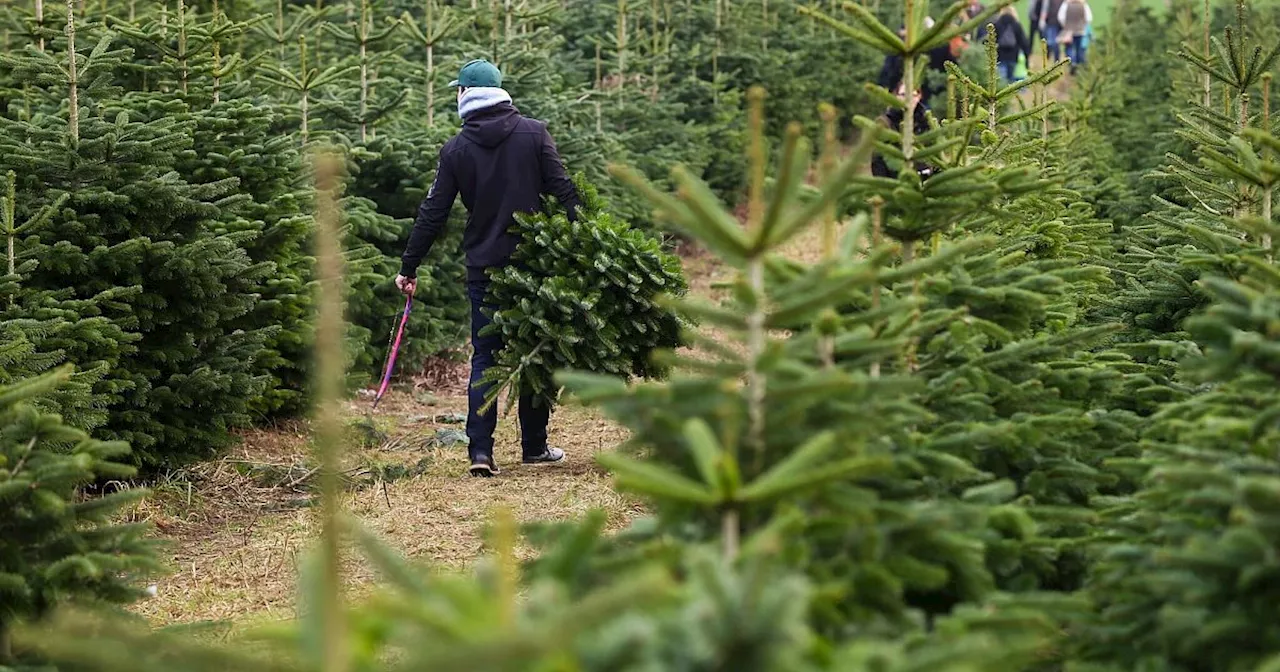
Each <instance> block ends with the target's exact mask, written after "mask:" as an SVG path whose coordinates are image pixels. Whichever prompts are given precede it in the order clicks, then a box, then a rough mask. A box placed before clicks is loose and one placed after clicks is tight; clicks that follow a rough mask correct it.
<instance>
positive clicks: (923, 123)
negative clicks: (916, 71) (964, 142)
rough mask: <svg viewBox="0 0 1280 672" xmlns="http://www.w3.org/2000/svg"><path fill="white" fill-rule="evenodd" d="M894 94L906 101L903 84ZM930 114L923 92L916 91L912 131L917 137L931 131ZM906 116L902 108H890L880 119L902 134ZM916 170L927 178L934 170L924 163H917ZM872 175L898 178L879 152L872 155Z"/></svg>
mask: <svg viewBox="0 0 1280 672" xmlns="http://www.w3.org/2000/svg"><path fill="white" fill-rule="evenodd" d="M894 93H895V94H896V95H897V96H898V97H899V98H901V99H903V100H904V101H905V100H906V96H905V93H904V89H903V87H902V85H901V84H899V85H898V88H897V90H895V91H894ZM928 112H929V107H928V105H926V104H925V103H924V100H923V97H922V95H921V92H920V91H919V90H917V91H916V109H915V116H914V118H913V119H914V123H913V124H912V129H913V130H914V132H915V133H916V134H917V135H919V134H922V133H926V132H928V131H929V117H928V116H927V114H928ZM906 116H907V113H906V110H903V109H902V108H899V107H890V108H888V109H887V110H885V113H884V114H883V115H881V116H880V119H881V120H882V121H884V123H885V125H886V126H888V127H889V128H891V129H893V130H895V131H898V132H901V131H902V120H903V119H904V118H905V117H906ZM915 168H916V172H918V173H920V175H921V177H927V176H928V175H929V174H931V173H932V170H931V169H930V167H929V166H928V165H927V164H924V163H919V162H917V163H916V164H915ZM871 174H872V175H873V176H875V177H887V178H896V177H897V176H898V174H897V173H895V172H893V170H892V169H891V168H889V164H888V163H887V162H886V161H885V160H884V156H882V155H881V154H880V153H879V152H873V153H872V154H871Z"/></svg>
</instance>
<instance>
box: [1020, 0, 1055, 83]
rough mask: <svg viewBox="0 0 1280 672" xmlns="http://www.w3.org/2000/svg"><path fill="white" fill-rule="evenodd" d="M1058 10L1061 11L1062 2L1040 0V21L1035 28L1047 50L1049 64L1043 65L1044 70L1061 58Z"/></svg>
mask: <svg viewBox="0 0 1280 672" xmlns="http://www.w3.org/2000/svg"><path fill="white" fill-rule="evenodd" d="M1060 9H1062V0H1042V1H1041V3H1040V19H1039V21H1038V22H1037V24H1036V26H1037V27H1038V28H1039V29H1040V36H1041V37H1043V38H1044V43H1045V46H1047V47H1048V48H1049V62H1048V63H1045V64H1044V67H1045V68H1048V67H1049V66H1051V65H1053V64H1054V63H1057V62H1058V61H1059V60H1060V59H1061V58H1062V42H1061V41H1060V40H1059V36H1060V34H1061V33H1062V22H1061V21H1060V20H1059V17H1058V10H1060ZM1028 65H1030V63H1028Z"/></svg>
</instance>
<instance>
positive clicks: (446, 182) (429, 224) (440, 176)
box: [400, 145, 458, 278]
mask: <svg viewBox="0 0 1280 672" xmlns="http://www.w3.org/2000/svg"><path fill="white" fill-rule="evenodd" d="M447 148H448V145H446V146H445V147H444V148H441V150H440V161H439V163H438V164H437V166H436V180H435V182H433V183H432V184H431V190H430V191H428V192H427V197H426V198H425V199H423V201H422V204H421V205H419V206H418V217H417V219H415V220H414V221H413V231H411V232H410V233H409V244H408V245H406V246H405V250H404V255H403V256H401V257H400V275H403V276H404V277H406V278H414V277H417V274H418V265H419V264H421V263H422V258H423V257H425V256H427V253H428V252H430V251H431V246H432V245H434V244H435V242H436V239H437V238H439V237H440V234H441V233H442V232H444V225H445V224H446V223H447V222H448V221H449V212H450V211H451V210H453V201H454V199H455V198H457V196H458V184H457V182H456V181H455V179H454V175H453V163H452V161H451V160H450V158H449V157H450V156H452V155H451V154H446V153H445V149H447Z"/></svg>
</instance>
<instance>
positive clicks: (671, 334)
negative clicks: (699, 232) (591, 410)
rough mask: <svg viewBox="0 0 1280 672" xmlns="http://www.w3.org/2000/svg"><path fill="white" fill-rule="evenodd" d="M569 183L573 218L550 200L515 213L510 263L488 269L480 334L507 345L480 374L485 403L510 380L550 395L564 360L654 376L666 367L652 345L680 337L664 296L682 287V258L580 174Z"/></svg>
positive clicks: (545, 398) (585, 367)
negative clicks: (573, 192) (486, 321)
mask: <svg viewBox="0 0 1280 672" xmlns="http://www.w3.org/2000/svg"><path fill="white" fill-rule="evenodd" d="M575 182H576V184H577V188H578V194H579V195H580V198H581V199H582V207H581V209H580V211H579V213H578V217H577V219H576V221H573V222H570V221H569V219H568V217H567V216H566V215H565V213H564V212H563V211H562V210H561V211H558V212H557V211H555V210H554V209H552V208H551V206H548V210H547V212H545V213H542V214H537V215H531V216H521V217H518V219H519V223H518V225H517V233H518V235H519V236H520V238H521V242H520V244H519V246H518V247H517V248H516V251H515V254H514V255H513V256H512V263H511V265H510V266H508V267H506V268H503V269H501V270H498V271H494V272H493V273H492V276H491V277H492V284H491V285H490V290H489V292H490V294H489V297H490V298H489V301H490V303H491V304H492V305H494V306H497V307H498V308H497V310H496V311H495V312H494V314H493V323H492V324H491V325H490V326H489V327H487V331H486V332H483V333H484V334H494V333H496V334H501V335H502V341H503V348H502V350H501V351H500V352H499V354H498V365H497V366H495V367H493V368H492V369H490V370H489V371H488V372H487V373H486V376H485V378H484V379H483V380H482V381H481V383H482V384H490V385H492V387H491V388H490V390H489V392H488V399H489V402H490V403H493V401H494V400H496V399H497V397H498V395H499V394H501V393H502V391H503V390H504V389H506V388H508V387H512V388H514V389H515V390H516V391H518V392H519V393H520V394H532V395H534V397H535V398H536V399H537V400H538V402H539V403H546V404H554V403H555V400H556V398H557V396H558V392H559V387H558V386H557V385H556V383H555V380H554V376H555V374H556V372H557V371H560V370H562V369H572V370H579V371H590V372H593V373H599V374H606V375H611V376H617V377H621V378H631V377H638V378H659V377H662V376H663V375H665V373H666V370H665V368H664V367H662V366H660V365H659V364H657V363H656V362H654V361H653V359H652V355H653V353H654V352H655V351H657V350H659V349H668V350H669V349H674V348H676V347H678V346H679V345H680V344H681V337H680V333H681V329H682V322H681V320H680V318H678V317H677V316H676V314H675V313H674V312H672V311H671V310H669V309H668V308H666V307H665V305H664V303H663V298H664V297H671V296H673V297H679V296H683V295H684V294H685V292H686V291H687V290H688V285H687V283H686V282H685V279H684V275H683V273H682V271H681V268H680V260H679V259H677V258H676V257H674V256H673V255H671V254H668V253H666V252H665V251H663V249H662V244H661V243H660V242H659V241H658V240H657V239H655V238H653V237H652V236H650V235H648V234H646V233H644V232H642V231H639V230H637V229H633V228H631V226H630V225H628V224H627V223H626V222H623V221H619V220H617V219H614V218H613V217H612V216H611V215H610V214H609V213H608V212H607V211H606V207H605V204H604V203H603V202H602V201H601V199H600V196H599V194H598V193H597V192H596V190H595V188H594V187H592V186H591V185H590V184H587V183H586V181H585V180H583V179H582V178H581V177H579V178H578V179H577V180H575ZM516 396H519V395H512V398H515V397H516Z"/></svg>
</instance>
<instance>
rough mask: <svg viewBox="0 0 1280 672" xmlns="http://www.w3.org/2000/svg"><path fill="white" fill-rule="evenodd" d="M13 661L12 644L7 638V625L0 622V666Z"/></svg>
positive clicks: (8, 637)
mask: <svg viewBox="0 0 1280 672" xmlns="http://www.w3.org/2000/svg"><path fill="white" fill-rule="evenodd" d="M12 662H14V661H13V644H12V640H11V639H10V636H9V625H8V624H7V623H5V622H4V621H3V620H0V665H8V664H9V663H12Z"/></svg>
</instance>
